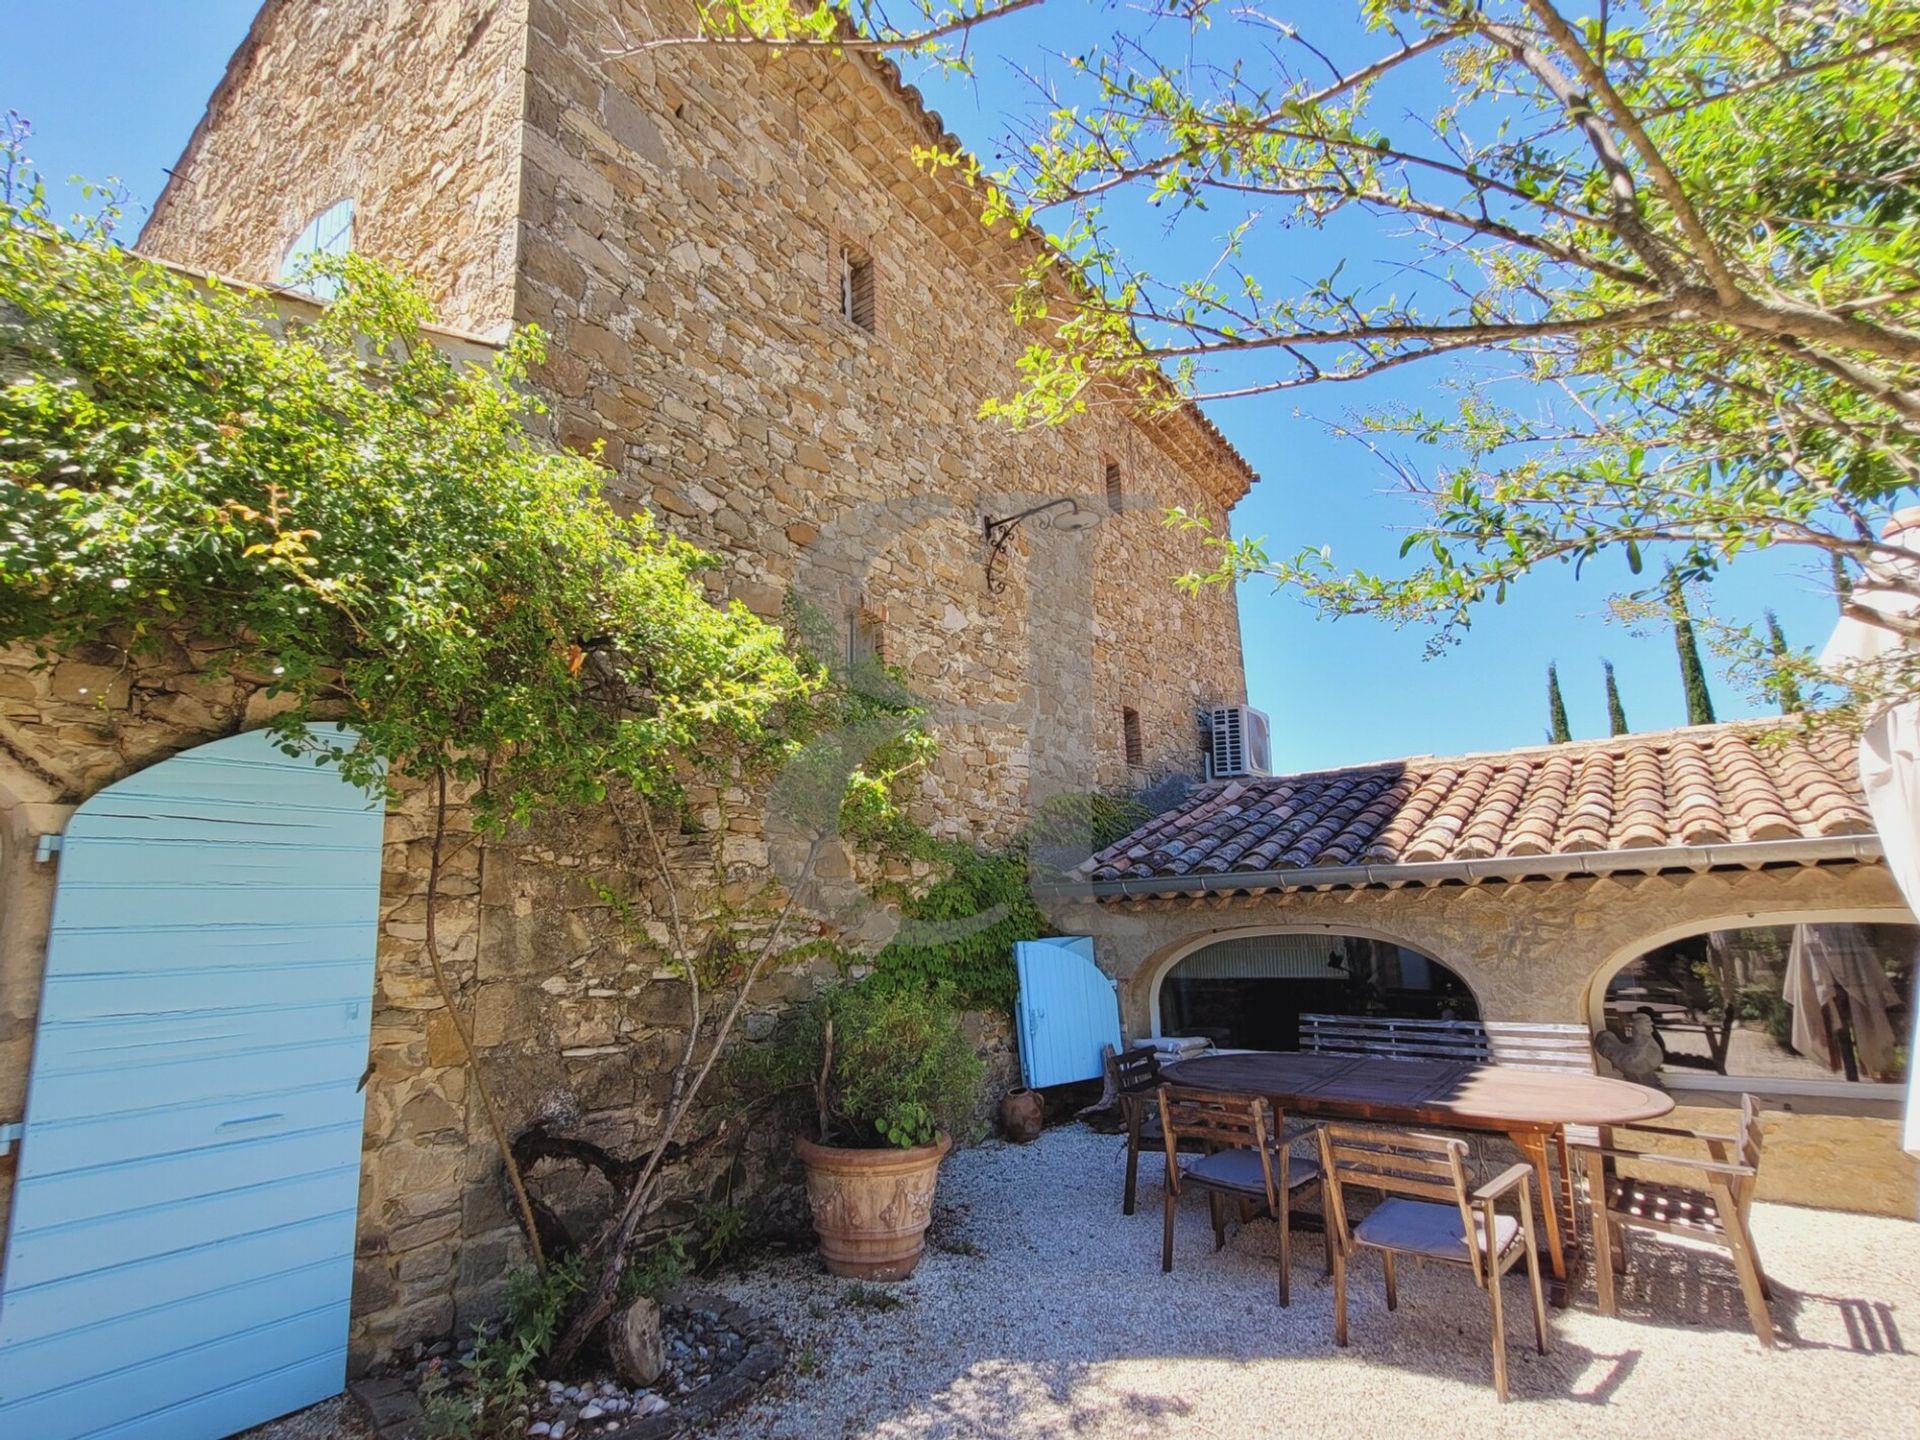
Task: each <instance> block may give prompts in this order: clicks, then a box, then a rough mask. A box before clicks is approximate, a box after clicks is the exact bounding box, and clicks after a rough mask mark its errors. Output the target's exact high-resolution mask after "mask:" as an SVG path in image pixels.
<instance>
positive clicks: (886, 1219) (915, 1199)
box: [793, 1135, 953, 1280]
mask: <svg viewBox="0 0 1920 1440" xmlns="http://www.w3.org/2000/svg"><path fill="white" fill-rule="evenodd" d="M793 1148H794V1153H795V1154H797V1155H799V1157H800V1163H801V1164H803V1165H805V1166H806V1167H807V1203H808V1204H809V1205H810V1206H811V1207H812V1209H813V1228H814V1230H815V1231H816V1232H818V1234H819V1236H820V1257H821V1259H823V1260H825V1261H826V1264H827V1269H828V1270H830V1271H832V1272H833V1273H834V1274H835V1275H844V1276H846V1277H847V1278H848V1279H850V1280H904V1279H906V1278H907V1276H909V1275H911V1274H912V1273H913V1267H914V1266H916V1265H918V1264H919V1263H920V1255H921V1252H922V1251H924V1250H925V1249H926V1247H927V1221H928V1220H929V1219H931V1218H932V1215H933V1187H934V1183H935V1182H936V1181H937V1180H938V1179H939V1177H940V1162H941V1161H942V1160H944V1159H945V1158H946V1156H947V1151H949V1150H951V1149H952V1148H953V1141H952V1139H951V1138H949V1137H948V1136H946V1135H942V1136H941V1137H940V1138H939V1139H938V1140H936V1141H934V1142H933V1143H932V1144H931V1145H916V1146H914V1147H913V1148H912V1149H911V1150H849V1149H843V1148H842V1147H840V1146H838V1145H816V1144H814V1143H813V1141H811V1140H807V1139H798V1140H795V1141H794V1142H793Z"/></svg>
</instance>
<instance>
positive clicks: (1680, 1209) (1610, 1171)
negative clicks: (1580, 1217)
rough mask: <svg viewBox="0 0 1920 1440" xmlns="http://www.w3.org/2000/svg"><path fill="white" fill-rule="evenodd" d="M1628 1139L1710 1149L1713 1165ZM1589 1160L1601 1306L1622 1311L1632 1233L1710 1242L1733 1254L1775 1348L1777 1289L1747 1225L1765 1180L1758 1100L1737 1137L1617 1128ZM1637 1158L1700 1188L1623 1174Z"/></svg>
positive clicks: (1751, 1305) (1669, 1128)
mask: <svg viewBox="0 0 1920 1440" xmlns="http://www.w3.org/2000/svg"><path fill="white" fill-rule="evenodd" d="M1622 1135H1628V1136H1633V1135H1661V1136H1667V1137H1669V1138H1677V1139H1683V1140H1687V1141H1689V1142H1692V1143H1694V1144H1696V1145H1704V1146H1705V1147H1706V1150H1707V1153H1708V1155H1710V1156H1711V1157H1712V1158H1711V1159H1708V1160H1702V1159H1699V1158H1698V1157H1697V1156H1693V1155H1684V1154H1681V1155H1675V1154H1663V1153H1660V1152H1659V1151H1654V1150H1648V1149H1642V1148H1638V1147H1634V1146H1631V1145H1627V1144H1622V1143H1621V1141H1620V1139H1619V1137H1620V1136H1622ZM1574 1149H1575V1150H1576V1151H1577V1152H1578V1153H1579V1154H1580V1155H1581V1157H1582V1158H1583V1159H1584V1160H1585V1162H1586V1170H1587V1187H1588V1199H1589V1202H1590V1204H1591V1207H1592V1212H1593V1250H1594V1267H1593V1268H1594V1275H1595V1276H1596V1278H1597V1280H1598V1283H1599V1290H1600V1309H1601V1310H1602V1311H1603V1312H1605V1313H1606V1314H1608V1315H1617V1314H1618V1313H1619V1305H1618V1301H1617V1299H1616V1297H1615V1295H1614V1282H1613V1277H1614V1273H1615V1272H1616V1271H1619V1272H1621V1273H1625V1271H1626V1268H1627V1248H1626V1232H1627V1231H1628V1230H1649V1231H1653V1232H1655V1233H1658V1234H1662V1235H1681V1236H1687V1237H1690V1238H1692V1239H1695V1240H1704V1241H1706V1242H1708V1243H1709V1244H1712V1245H1717V1246H1719V1247H1720V1248H1721V1249H1722V1250H1725V1251H1726V1252H1727V1253H1728V1255H1729V1256H1730V1257H1731V1258H1732V1260H1733V1269H1734V1273H1735V1274H1736V1275H1738V1276H1739V1279H1740V1294H1741V1298H1742V1299H1744V1300H1745V1302H1746V1306H1747V1317H1748V1318H1749V1319H1750V1320H1751V1321H1752V1322H1753V1332H1754V1334H1756V1335H1757V1336H1759V1337H1760V1343H1761V1344H1762V1345H1763V1346H1765V1347H1767V1348H1768V1349H1772V1348H1773V1315H1772V1312H1771V1311H1769V1310H1768V1309H1767V1301H1769V1300H1770V1299H1772V1298H1773V1288H1772V1286H1770V1285H1769V1284H1768V1283H1767V1276H1766V1272H1765V1271H1764V1270H1762V1269H1761V1268H1760V1257H1759V1253H1758V1252H1757V1251H1756V1250H1755V1249H1754V1245H1753V1231H1752V1229H1751V1228H1750V1227H1749V1225H1748V1223H1747V1216H1748V1212H1749V1211H1751V1210H1752V1208H1753V1190H1754V1186H1755V1184H1756V1183H1757V1182H1758V1180H1759V1176H1760V1106H1759V1102H1758V1101H1757V1100H1755V1099H1754V1097H1753V1096H1751V1095H1743V1096H1741V1097H1740V1121H1739V1124H1738V1125H1737V1126H1736V1127H1735V1130H1734V1133H1733V1134H1731V1135H1715V1134H1710V1133H1708V1132H1706V1131H1703V1130H1684V1129H1681V1128H1679V1127H1677V1126H1673V1125H1615V1126H1612V1127H1610V1128H1609V1129H1608V1131H1607V1132H1606V1133H1605V1134H1603V1135H1602V1137H1601V1142H1600V1143H1599V1144H1594V1145H1589V1144H1577V1145H1575V1146H1574ZM1616 1160H1636V1161H1641V1162H1643V1163H1657V1164H1659V1165H1661V1166H1664V1167H1669V1168H1673V1169H1678V1170H1685V1171H1690V1172H1692V1173H1693V1174H1694V1175H1696V1176H1698V1177H1699V1182H1700V1183H1699V1184H1698V1185H1695V1186H1688V1185H1676V1184H1665V1183H1662V1182H1660V1181H1655V1180H1639V1179H1633V1178H1630V1177H1626V1176H1622V1175H1620V1174H1618V1173H1616V1168H1615V1166H1614V1165H1613V1164H1612V1163H1611V1162H1613V1161H1616Z"/></svg>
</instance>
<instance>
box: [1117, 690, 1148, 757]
mask: <svg viewBox="0 0 1920 1440" xmlns="http://www.w3.org/2000/svg"><path fill="white" fill-rule="evenodd" d="M1120 739H1121V743H1122V744H1123V745H1124V746H1125V747H1126V752H1127V764H1129V765H1145V764H1146V763H1147V747H1146V742H1145V741H1143V740H1142V739H1141V738H1140V712H1139V711H1138V710H1136V709H1134V708H1133V707H1132V706H1131V705H1125V706H1122V707H1121V710H1120Z"/></svg>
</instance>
